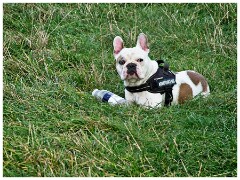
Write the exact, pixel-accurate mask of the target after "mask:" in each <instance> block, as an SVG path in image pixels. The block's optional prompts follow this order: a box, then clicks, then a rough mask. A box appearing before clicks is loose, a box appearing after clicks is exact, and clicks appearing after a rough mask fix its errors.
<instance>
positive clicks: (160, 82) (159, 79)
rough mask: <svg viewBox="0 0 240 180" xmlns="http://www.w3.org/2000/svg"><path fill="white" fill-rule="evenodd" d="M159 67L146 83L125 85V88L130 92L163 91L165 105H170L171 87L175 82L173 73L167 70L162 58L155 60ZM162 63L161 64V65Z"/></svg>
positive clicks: (171, 98) (166, 64)
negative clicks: (131, 85)
mask: <svg viewBox="0 0 240 180" xmlns="http://www.w3.org/2000/svg"><path fill="white" fill-rule="evenodd" d="M157 63H158V65H159V68H158V70H157V72H156V73H155V74H153V75H152V76H151V77H150V78H149V79H148V80H147V81H146V83H144V84H142V85H140V86H133V87H130V86H126V87H125V88H126V90H128V91H129V92H131V93H136V92H142V91H148V92H150V93H160V94H164V93H165V104H164V105H165V106H169V105H171V102H172V100H173V95H172V87H173V86H174V85H175V84H176V78H175V74H174V73H173V72H171V71H170V70H169V65H168V63H166V62H164V61H163V60H158V61H157ZM161 64H163V66H162V65H161Z"/></svg>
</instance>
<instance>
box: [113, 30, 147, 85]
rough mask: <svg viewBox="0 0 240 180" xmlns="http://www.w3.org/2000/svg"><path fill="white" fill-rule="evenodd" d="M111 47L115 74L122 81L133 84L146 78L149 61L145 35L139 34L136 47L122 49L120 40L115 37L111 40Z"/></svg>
mask: <svg viewBox="0 0 240 180" xmlns="http://www.w3.org/2000/svg"><path fill="white" fill-rule="evenodd" d="M113 47H114V52H113V54H114V57H115V60H116V68H117V72H118V74H119V75H120V77H121V79H122V80H124V81H128V82H131V83H134V82H137V81H139V80H141V79H144V78H145V77H146V73H147V71H148V68H147V67H148V64H149V60H150V59H149V57H148V53H149V48H148V41H147V37H146V35H145V34H143V33H141V34H139V36H138V39H137V45H136V47H133V48H124V46H123V40H122V38H121V37H119V36H116V37H115V38H114V40H113Z"/></svg>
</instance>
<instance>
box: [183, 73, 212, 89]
mask: <svg viewBox="0 0 240 180" xmlns="http://www.w3.org/2000/svg"><path fill="white" fill-rule="evenodd" d="M187 75H188V76H189V77H190V79H191V81H192V82H193V83H194V84H195V85H198V84H199V82H201V85H202V88H203V92H206V91H207V87H208V83H207V81H206V79H205V78H204V77H203V75H201V74H199V73H196V72H192V71H188V72H187Z"/></svg>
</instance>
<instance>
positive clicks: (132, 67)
mask: <svg viewBox="0 0 240 180" xmlns="http://www.w3.org/2000/svg"><path fill="white" fill-rule="evenodd" d="M136 66H137V65H136V64H134V63H129V64H128V65H127V66H126V67H127V68H128V69H135V68H136Z"/></svg>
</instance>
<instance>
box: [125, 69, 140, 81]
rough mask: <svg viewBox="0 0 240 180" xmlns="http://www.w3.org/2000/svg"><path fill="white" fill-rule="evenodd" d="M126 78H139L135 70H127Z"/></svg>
mask: <svg viewBox="0 0 240 180" xmlns="http://www.w3.org/2000/svg"><path fill="white" fill-rule="evenodd" d="M126 79H140V78H139V76H138V73H137V71H136V70H128V71H127V77H126Z"/></svg>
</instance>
